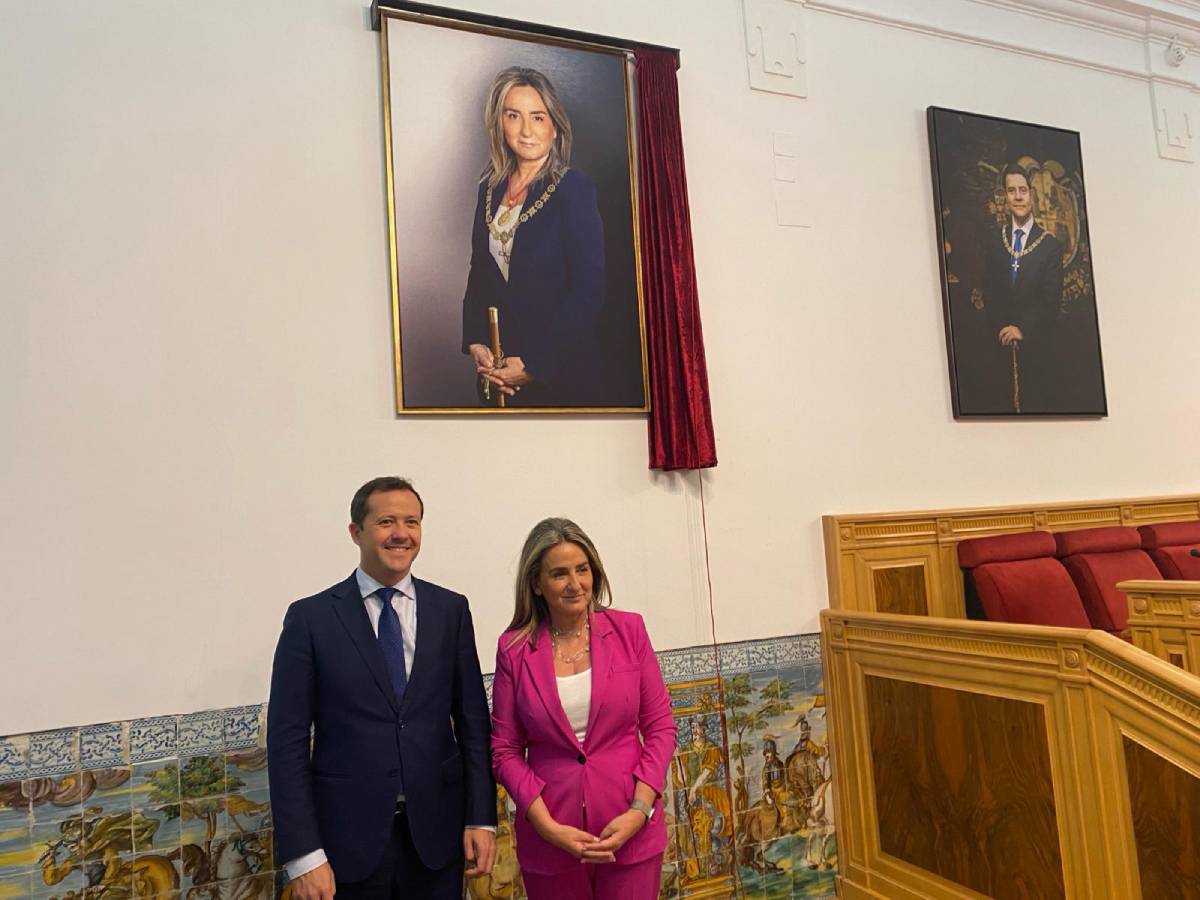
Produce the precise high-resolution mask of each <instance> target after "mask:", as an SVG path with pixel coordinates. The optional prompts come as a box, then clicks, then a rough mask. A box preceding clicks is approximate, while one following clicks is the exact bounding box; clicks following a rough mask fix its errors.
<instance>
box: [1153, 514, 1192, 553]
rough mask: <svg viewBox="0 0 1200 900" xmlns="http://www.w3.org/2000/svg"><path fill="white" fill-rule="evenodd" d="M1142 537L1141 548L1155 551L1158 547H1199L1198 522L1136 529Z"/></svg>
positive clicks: (1174, 523) (1161, 523) (1172, 523)
mask: <svg viewBox="0 0 1200 900" xmlns="http://www.w3.org/2000/svg"><path fill="white" fill-rule="evenodd" d="M1138 534H1140V535H1141V536H1142V548H1143V549H1145V550H1157V549H1158V548H1159V547H1182V546H1185V545H1186V546H1188V547H1196V546H1200V520H1197V521H1195V522H1159V523H1158V524H1157V525H1143V526H1142V527H1141V528H1139V529H1138Z"/></svg>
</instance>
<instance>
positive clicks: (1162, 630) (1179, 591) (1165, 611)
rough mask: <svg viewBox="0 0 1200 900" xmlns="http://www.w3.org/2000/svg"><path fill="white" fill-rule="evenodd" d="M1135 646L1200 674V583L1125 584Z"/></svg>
mask: <svg viewBox="0 0 1200 900" xmlns="http://www.w3.org/2000/svg"><path fill="white" fill-rule="evenodd" d="M1117 587H1118V588H1119V589H1120V590H1122V591H1124V592H1125V593H1126V594H1127V595H1128V597H1129V636H1130V639H1131V640H1132V641H1133V645H1134V646H1135V647H1140V648H1141V649H1143V650H1145V651H1147V652H1149V653H1153V654H1154V655H1155V656H1157V657H1158V658H1159V659H1164V660H1166V661H1167V662H1169V663H1171V664H1172V665H1175V666H1178V667H1179V668H1181V669H1185V670H1187V671H1188V672H1191V673H1192V674H1193V675H1200V581H1121V582H1118V583H1117Z"/></svg>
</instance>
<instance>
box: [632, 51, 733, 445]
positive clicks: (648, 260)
mask: <svg viewBox="0 0 1200 900" xmlns="http://www.w3.org/2000/svg"><path fill="white" fill-rule="evenodd" d="M634 56H635V59H636V62H637V94H638V185H639V188H640V208H641V242H642V287H643V294H644V296H645V301H646V348H647V351H648V352H649V356H650V359H649V362H650V403H651V412H650V434H649V437H650V468H652V469H704V468H710V467H712V466H715V465H716V464H717V446H716V438H715V436H714V435H713V424H712V408H711V406H710V404H709V396H708V369H707V367H706V366H705V363H704V335H703V333H702V331H701V328H700V303H699V299H698V297H697V295H696V265H695V260H694V257H693V256H692V224H691V217H690V214H689V212H688V195H687V177H686V175H685V174H684V168H683V136H682V134H681V132H680V127H679V87H678V85H677V83H676V80H675V54H673V53H671V52H669V51H666V50H654V49H648V48H638V49H636V50H635V51H634Z"/></svg>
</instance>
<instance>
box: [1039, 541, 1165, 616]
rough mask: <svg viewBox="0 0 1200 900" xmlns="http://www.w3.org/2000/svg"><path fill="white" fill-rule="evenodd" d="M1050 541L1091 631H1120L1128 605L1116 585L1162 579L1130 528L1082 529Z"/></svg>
mask: <svg viewBox="0 0 1200 900" xmlns="http://www.w3.org/2000/svg"><path fill="white" fill-rule="evenodd" d="M1054 539H1055V541H1056V543H1057V545H1058V555H1059V557H1061V558H1062V562H1063V565H1064V566H1065V567H1066V569H1067V571H1068V572H1069V573H1070V574H1071V580H1072V581H1074V582H1075V587H1077V588H1078V589H1079V596H1080V597H1081V598H1082V599H1083V606H1084V609H1086V610H1087V615H1088V618H1089V619H1091V622H1092V627H1093V628H1100V629H1103V630H1104V631H1111V632H1112V633H1114V634H1118V633H1120V632H1122V631H1124V630H1125V626H1126V624H1127V623H1128V620H1129V605H1128V604H1129V601H1128V599H1127V598H1126V596H1125V594H1123V593H1122V592H1121V591H1119V590H1117V582H1119V581H1128V580H1129V579H1132V578H1144V579H1161V578H1162V575H1161V574H1160V573H1159V571H1158V567H1157V566H1155V565H1154V561H1153V560H1151V559H1150V557H1149V556H1148V555H1147V554H1146V552H1145V551H1144V550H1142V549H1141V547H1142V538H1141V535H1139V534H1138V533H1137V530H1136V529H1133V528H1122V527H1113V528H1085V529H1083V530H1081V531H1060V532H1058V533H1057V534H1055V536H1054Z"/></svg>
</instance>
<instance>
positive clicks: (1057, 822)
mask: <svg viewBox="0 0 1200 900" xmlns="http://www.w3.org/2000/svg"><path fill="white" fill-rule="evenodd" d="M821 620H822V643H823V648H824V651H825V665H826V670H825V684H826V690H827V693H828V697H829V710H830V723H829V724H830V730H831V740H830V746H831V750H832V753H833V763H834V767H835V772H836V773H837V790H838V793H837V803H838V810H837V811H838V842H839V852H840V859H841V879H840V888H841V891H840V895H841V896H842V897H844V898H849V900H855V898H867V897H870V898H884V897H886V898H898V900H918V898H922V900H947V898H979V897H981V896H990V897H996V898H1005V897H1014V898H1015V897H1047V898H1048V897H1063V898H1072V900H1074V898H1098V897H1122V898H1130V900H1136V898H1138V897H1143V896H1144V897H1146V898H1147V900H1153V898H1157V897H1163V896H1180V897H1183V896H1196V895H1197V892H1200V861H1198V860H1197V859H1196V858H1195V857H1194V854H1191V853H1190V852H1189V851H1188V849H1187V848H1188V847H1194V846H1196V845H1197V843H1200V815H1197V814H1196V813H1195V812H1194V811H1193V810H1192V809H1191V808H1190V805H1189V804H1190V802H1191V799H1190V798H1197V797H1200V679H1197V678H1196V677H1195V676H1193V675H1190V674H1188V673H1186V672H1184V671H1181V670H1180V669H1179V668H1177V667H1175V666H1172V665H1170V664H1168V663H1167V662H1164V661H1163V660H1160V659H1157V658H1155V657H1152V656H1150V655H1148V654H1146V653H1144V652H1142V651H1141V650H1139V649H1137V648H1135V647H1132V646H1130V645H1129V644H1127V643H1126V642H1124V641H1122V640H1120V639H1119V638H1116V637H1113V636H1112V635H1110V634H1107V633H1105V632H1099V631H1088V630H1083V629H1073V628H1047V627H1040V626H1030V625H1009V624H1002V623H995V622H970V621H964V620H961V619H944V618H932V617H928V616H899V615H888V614H882V613H868V612H856V611H834V610H826V611H824V612H823V613H822V614H821ZM1174 798H1179V799H1174ZM882 827H886V828H887V833H886V834H883V833H881V828H882ZM885 847H886V848H888V850H890V851H891V852H887V850H885V849H884V848H885Z"/></svg>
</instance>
